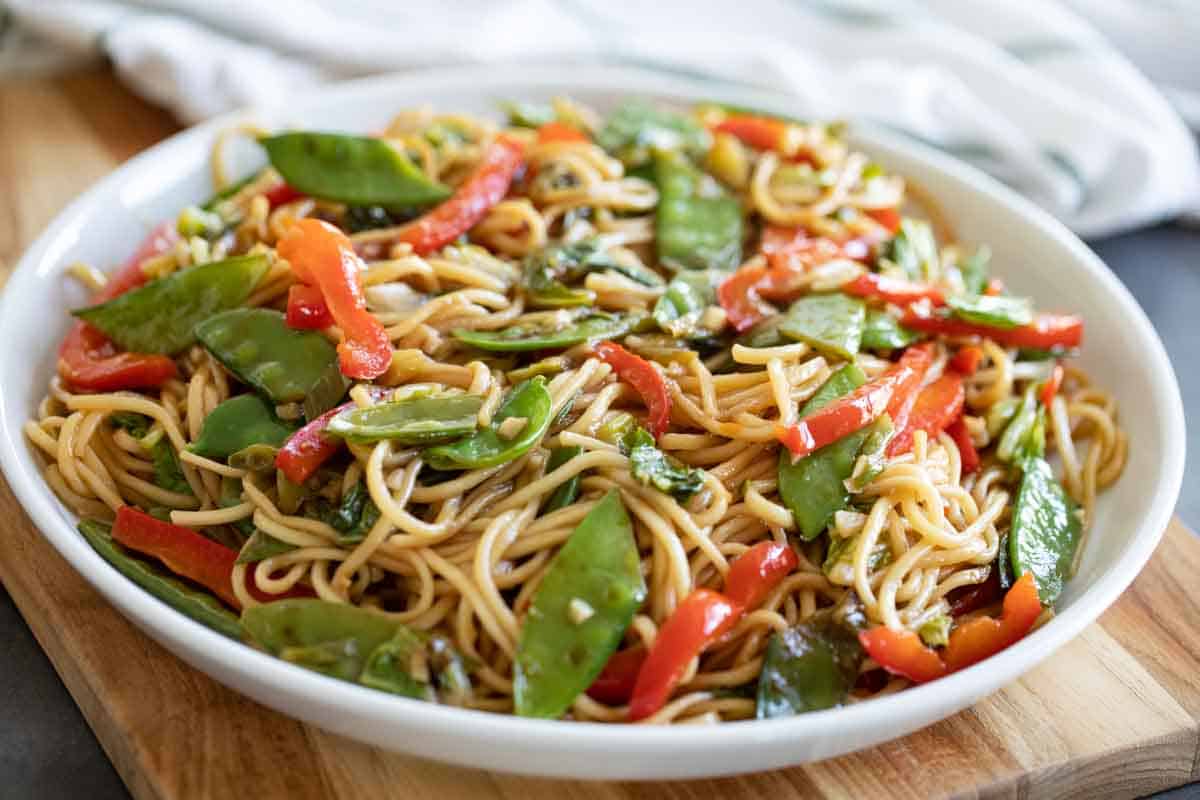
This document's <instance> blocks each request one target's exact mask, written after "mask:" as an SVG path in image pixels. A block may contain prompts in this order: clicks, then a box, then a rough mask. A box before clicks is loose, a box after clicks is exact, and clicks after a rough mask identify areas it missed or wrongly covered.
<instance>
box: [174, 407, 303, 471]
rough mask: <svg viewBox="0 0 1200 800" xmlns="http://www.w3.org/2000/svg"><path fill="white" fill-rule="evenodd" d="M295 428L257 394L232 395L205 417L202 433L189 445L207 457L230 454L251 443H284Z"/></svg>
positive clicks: (198, 453)
mask: <svg viewBox="0 0 1200 800" xmlns="http://www.w3.org/2000/svg"><path fill="white" fill-rule="evenodd" d="M295 430H296V428H295V426H293V425H288V424H287V423H285V422H283V421H281V420H280V419H279V418H277V417H276V416H275V412H274V411H272V410H271V407H270V406H268V405H267V404H266V403H264V402H263V400H262V398H260V397H259V396H258V395H255V394H240V395H238V396H237V397H231V398H229V399H228V400H226V401H225V402H223V403H221V404H220V405H219V406H217V407H216V408H214V409H213V410H212V411H211V412H209V414H208V416H206V417H205V418H204V425H203V427H202V428H201V429H200V436H199V437H198V438H197V439H196V441H194V442H192V444H191V445H190V446H189V447H188V449H189V450H191V451H192V452H193V453H195V454H196V455H201V456H204V457H206V458H228V457H229V456H231V455H233V454H234V453H236V452H238V451H239V450H244V449H245V448H247V447H250V446H251V445H256V444H265V445H270V446H271V447H278V446H280V445H282V444H283V443H284V442H285V441H287V438H288V437H289V436H291V435H292V433H293V432H294V431H295Z"/></svg>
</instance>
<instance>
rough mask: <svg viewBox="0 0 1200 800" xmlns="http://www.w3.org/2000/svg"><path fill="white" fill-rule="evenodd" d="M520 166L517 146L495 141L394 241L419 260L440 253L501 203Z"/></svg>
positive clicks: (521, 158)
mask: <svg viewBox="0 0 1200 800" xmlns="http://www.w3.org/2000/svg"><path fill="white" fill-rule="evenodd" d="M524 162H525V153H524V148H523V147H522V146H521V144H520V142H517V141H515V140H512V139H506V138H504V137H500V138H498V139H496V141H494V142H492V144H491V145H490V146H489V147H488V149H487V150H485V151H484V153H483V157H482V158H481V159H480V160H479V165H478V166H477V167H475V171H474V172H473V173H471V176H470V177H468V178H467V179H466V180H465V181H464V182H463V183H462V185H460V186H459V187H458V188H457V189H456V190H455V191H454V194H453V195H452V196H451V197H450V199H449V200H446V201H445V202H443V203H442V204H441V205H439V206H437V208H434V209H433V210H432V211H430V212H429V213H427V214H425V215H424V216H422V217H419V218H418V219H415V220H413V221H412V222H410V223H408V224H407V225H405V226H404V227H403V228H401V229H400V233H399V235H398V236H397V237H396V238H397V241H400V242H407V243H408V244H411V245H412V248H413V251H414V252H416V254H417V255H422V256H423V255H427V254H429V253H432V252H434V251H435V250H440V249H442V248H443V247H445V246H446V245H448V244H450V243H451V242H453V241H454V240H455V239H457V238H458V237H459V236H462V235H463V234H464V233H466V232H467V231H469V230H470V229H471V228H473V227H475V225H476V224H478V223H479V221H480V220H482V219H483V218H484V217H485V216H487V212H488V211H489V210H490V209H491V208H492V206H494V205H496V204H497V203H499V202H500V201H501V200H503V199H504V196H505V195H506V194H508V187H509V186H511V185H512V182H513V178H514V177H515V176H516V174H517V171H518V170H519V169H520V168H521V165H522V164H523V163H524ZM335 316H336V315H335Z"/></svg>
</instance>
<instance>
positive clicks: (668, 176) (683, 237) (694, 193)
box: [654, 151, 742, 271]
mask: <svg viewBox="0 0 1200 800" xmlns="http://www.w3.org/2000/svg"><path fill="white" fill-rule="evenodd" d="M654 168H655V182H656V183H657V184H658V191H659V200H658V211H657V212H656V215H655V223H654V226H655V243H656V245H657V248H658V260H659V261H661V262H662V263H663V264H666V265H667V266H668V267H670V268H671V269H674V270H682V269H719V270H724V271H731V270H733V269H736V268H737V266H738V264H739V263H740V262H741V259H742V208H741V203H739V202H738V200H737V199H736V198H734V197H730V196H729V195H727V194H726V193H725V190H724V189H722V188H721V187H720V185H719V184H717V182H716V180H715V179H713V178H711V177H709V176H708V175H706V174H705V173H703V172H701V171H700V170H699V169H697V168H696V167H694V166H692V164H691V162H689V161H688V160H687V158H685V157H684V156H683V155H682V154H681V153H675V152H667V151H660V152H658V153H656V154H655V158H654Z"/></svg>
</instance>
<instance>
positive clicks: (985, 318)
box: [946, 294, 1033, 328]
mask: <svg viewBox="0 0 1200 800" xmlns="http://www.w3.org/2000/svg"><path fill="white" fill-rule="evenodd" d="M946 305H948V306H949V307H950V308H951V309H952V310H953V311H954V315H955V316H957V317H958V318H959V319H964V320H966V321H967V322H974V323H976V324H978V325H988V326H990V327H993V328H1019V327H1020V326H1022V325H1028V324H1029V323H1030V322H1033V302H1032V301H1031V300H1030V299H1029V298H1027V297H1004V296H996V297H991V296H989V295H986V294H981V295H959V296H951V297H947V298H946Z"/></svg>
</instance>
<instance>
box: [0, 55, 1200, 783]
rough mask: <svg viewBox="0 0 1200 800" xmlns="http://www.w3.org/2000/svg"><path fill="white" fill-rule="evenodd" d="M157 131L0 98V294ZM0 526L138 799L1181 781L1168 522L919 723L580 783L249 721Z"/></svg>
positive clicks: (1197, 595) (47, 101) (64, 104)
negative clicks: (766, 765) (1017, 652)
mask: <svg viewBox="0 0 1200 800" xmlns="http://www.w3.org/2000/svg"><path fill="white" fill-rule="evenodd" d="M174 130H175V126H174V124H173V123H172V122H171V121H170V119H169V118H168V117H167V116H166V115H165V114H164V113H163V112H162V111H160V110H156V109H154V108H152V107H150V106H148V105H147V104H145V103H143V102H141V101H139V100H138V99H136V98H135V97H133V96H132V95H130V94H129V93H128V92H127V91H125V90H124V89H122V88H121V87H120V86H119V84H117V82H116V81H115V80H114V79H113V77H112V76H111V74H109V73H108V72H107V71H104V70H97V71H96V72H94V73H88V74H81V75H76V76H72V77H69V78H65V79H55V80H49V79H32V78H29V79H19V80H15V79H10V80H8V81H6V82H4V83H0V280H2V278H3V274H4V272H5V271H6V269H7V268H8V267H11V265H12V264H13V263H15V261H16V258H17V257H18V256H19V254H20V252H21V251H22V249H23V248H24V247H25V246H26V245H27V244H28V243H29V242H30V241H31V240H32V238H33V237H34V236H35V235H36V234H37V232H38V231H40V230H41V228H42V227H43V226H44V225H45V224H46V223H47V222H48V221H49V220H50V218H51V217H52V216H53V214H54V213H56V212H57V211H58V210H60V209H61V208H62V206H63V205H65V204H66V202H67V201H68V200H70V199H71V198H72V197H73V196H74V195H75V194H76V193H77V192H78V191H80V190H81V189H83V188H84V187H86V186H87V185H88V184H90V183H92V182H93V181H95V180H96V179H97V178H99V177H101V176H102V175H104V174H105V173H107V172H109V171H110V170H111V169H112V168H113V167H114V166H116V165H117V164H118V163H119V162H121V161H123V160H125V159H126V158H128V157H129V156H131V155H133V154H134V153H136V152H138V151H139V150H141V149H143V148H145V147H148V146H149V145H151V144H153V143H154V142H156V141H158V140H159V139H161V138H163V137H165V136H167V135H169V134H171V133H172V132H173V131H174ZM0 518H2V519H5V520H8V521H9V523H8V525H7V527H6V529H5V530H4V532H3V534H2V536H3V540H2V543H0V580H2V581H3V582H4V585H5V587H6V588H7V589H8V591H9V593H10V594H11V595H12V596H13V598H14V600H15V601H16V603H17V605H18V606H19V607H20V609H21V612H22V614H24V616H25V619H26V621H27V622H28V623H29V625H30V627H31V628H32V629H33V632H34V634H35V635H36V636H37V639H38V641H39V642H40V643H41V645H42V647H43V648H44V649H45V650H46V652H47V653H48V654H49V656H50V659H51V661H53V663H54V666H55V668H56V669H57V670H58V673H59V675H61V676H62V679H63V681H64V682H65V683H66V685H67V687H68V689H70V691H71V694H72V695H73V696H74V698H75V700H76V702H77V703H78V704H79V706H80V708H82V710H83V713H84V715H85V716H86V717H87V719H88V721H89V722H90V724H91V726H92V728H93V729H94V730H95V731H96V734H97V736H98V738H99V739H100V742H101V744H102V745H103V746H104V748H105V750H106V751H107V752H108V755H109V757H110V758H112V760H113V762H114V764H115V765H116V768H117V770H118V771H119V772H120V774H121V776H122V777H123V778H124V780H125V782H126V784H127V785H128V786H129V788H130V790H131V791H132V792H133V794H134V795H135V796H136V797H138V798H140V799H147V798H156V799H157V798H164V799H165V798H170V799H172V800H174V798H229V797H253V798H274V797H288V798H318V797H333V798H345V800H351V798H353V800H363V799H364V798H375V797H388V796H394V797H405V798H439V799H440V798H456V797H484V798H490V797H497V798H501V797H502V798H519V800H540V798H548V799H549V800H563V799H564V798H577V799H578V800H600V799H601V798H611V799H612V800H619V799H620V798H642V797H667V798H679V799H680V800H682V799H683V798H712V797H718V798H751V797H771V798H784V797H825V798H841V797H855V798H874V797H880V798H882V797H912V798H933V797H962V796H976V795H983V796H988V797H1010V796H1011V797H1026V796H1036V797H1055V798H1065V797H1080V798H1085V797H1086V798H1094V797H1135V796H1138V795H1143V794H1146V793H1149V792H1153V791H1157V790H1161V789H1165V788H1168V787H1172V786H1177V785H1180V784H1183V783H1187V782H1189V781H1195V780H1198V779H1200V625H1197V624H1196V620H1197V619H1200V582H1198V581H1197V579H1196V576H1197V575H1200V538H1197V537H1196V535H1195V534H1193V533H1192V532H1190V531H1189V530H1187V529H1186V528H1185V527H1184V526H1183V524H1182V523H1180V522H1179V521H1178V520H1176V521H1175V522H1173V523H1172V524H1171V526H1170V528H1169V529H1168V530H1167V532H1166V537H1165V538H1164V540H1163V543H1162V545H1161V546H1160V547H1159V549H1158V552H1157V553H1156V554H1155V556H1154V558H1153V560H1152V561H1151V562H1150V564H1149V565H1148V566H1147V567H1146V569H1145V570H1144V571H1143V572H1142V574H1141V576H1140V577H1139V578H1138V579H1137V581H1136V582H1135V583H1134V585H1133V586H1132V587H1131V588H1130V589H1129V591H1127V592H1126V593H1125V594H1124V595H1123V596H1122V598H1121V599H1120V600H1119V601H1118V602H1117V604H1116V605H1115V606H1114V607H1113V608H1112V609H1110V610H1109V611H1108V613H1106V614H1105V615H1104V616H1103V617H1102V618H1101V619H1100V621H1099V622H1098V623H1097V624H1095V625H1092V626H1091V627H1090V628H1088V629H1087V630H1086V631H1085V632H1084V633H1083V634H1082V635H1081V636H1080V637H1079V638H1077V639H1076V640H1075V641H1073V642H1071V643H1070V644H1069V645H1067V646H1066V647H1064V648H1063V649H1062V650H1061V651H1060V652H1058V653H1056V654H1055V655H1054V656H1053V657H1052V658H1051V659H1049V660H1048V661H1047V662H1046V663H1044V664H1043V665H1042V666H1040V667H1039V668H1037V669H1036V670H1034V671H1032V672H1030V673H1029V674H1028V675H1026V676H1025V677H1024V678H1022V679H1021V680H1020V681H1018V682H1017V683H1015V684H1013V685H1011V686H1009V687H1007V688H1005V689H1004V690H1002V691H1000V692H998V693H997V694H995V695H993V696H992V697H989V698H988V699H986V700H984V701H982V702H981V703H979V704H978V705H976V706H975V707H973V708H971V709H968V710H967V711H964V712H962V713H960V714H958V715H956V716H954V717H951V718H950V719H948V720H945V721H943V722H941V723H939V724H937V725H934V726H931V727H929V728H926V729H925V730H923V731H920V732H918V733H916V734H913V735H912V736H909V737H906V738H904V739H900V740H897V741H894V742H890V743H888V744H885V745H882V746H880V747H877V748H874V749H871V750H866V751H864V752H861V753H856V754H853V755H849V756H844V757H842V758H837V759H833V760H830V761H825V762H820V763H817V764H811V765H807V766H804V767H798V768H794V769H789V770H781V771H777V772H769V773H761V774H757V775H748V776H741V777H735V778H725V779H720V780H711V781H690V782H671V783H631V782H624V783H582V782H572V781H550V780H541V779H535V778H521V777H513V776H506V775H498V774H491V773H486V772H481V771H472V770H466V769H462V768H458V767H449V766H444V765H440V764H435V763H431V762H425V761H419V760H416V759H413V758H407V757H403V756H396V755H390V754H387V753H384V752H381V751H379V750H376V749H374V748H371V747H367V746H365V745H361V744H356V743H354V742H351V741H349V740H347V739H344V738H341V737H338V736H334V735H332V734H328V733H325V732H323V731H320V730H318V729H316V728H312V727H310V726H307V725H304V724H301V723H299V722H296V721H294V720H291V719H289V718H287V717H284V716H282V715H280V714H277V713H275V712H273V711H269V710H267V709H265V708H263V707H261V706H259V705H256V704H255V703H253V702H251V701H250V700H247V699H245V698H243V697H241V696H240V695H238V694H236V693H234V692H232V691H230V690H228V689H226V688H224V687H223V686H221V685H219V684H217V683H216V682H214V681H212V680H210V679H209V678H207V677H206V676H204V675H203V674H201V673H199V672H197V671H195V670H193V669H192V668H190V667H188V666H187V665H186V664H184V663H182V662H181V661H179V660H177V659H176V658H174V657H173V656H171V655H170V654H169V653H167V652H166V651H165V650H163V649H162V648H161V647H159V646H158V645H157V644H155V643H154V642H152V641H151V640H150V639H148V638H147V637H146V636H144V635H142V634H141V633H140V632H139V631H138V630H136V629H135V628H134V627H133V626H132V625H131V624H130V623H128V622H126V621H125V619H124V618H123V617H121V616H120V615H118V614H117V613H116V612H115V611H114V610H113V609H112V608H111V607H110V606H109V605H108V604H107V603H106V602H105V601H104V600H102V599H101V598H100V596H99V595H98V594H97V593H96V592H95V591H93V590H92V589H91V587H90V586H88V585H87V584H86V583H85V582H84V581H83V580H82V579H81V578H80V577H79V576H78V575H77V574H76V573H75V572H74V571H73V570H72V569H71V568H70V566H68V565H67V563H66V562H65V561H63V560H62V559H61V558H60V557H59V556H58V554H57V553H56V552H55V551H54V550H53V548H51V547H50V545H49V544H47V543H46V542H45V541H44V540H43V539H42V538H41V536H40V535H39V534H38V533H37V531H36V530H35V529H34V527H33V525H32V524H31V523H30V522H29V520H28V518H26V516H25V514H24V512H23V511H22V510H21V509H20V507H19V506H18V504H17V503H16V500H15V499H14V498H13V496H12V493H11V492H10V491H9V490H8V487H7V486H6V485H3V483H2V482H0ZM598 757H603V756H602V754H598Z"/></svg>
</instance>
